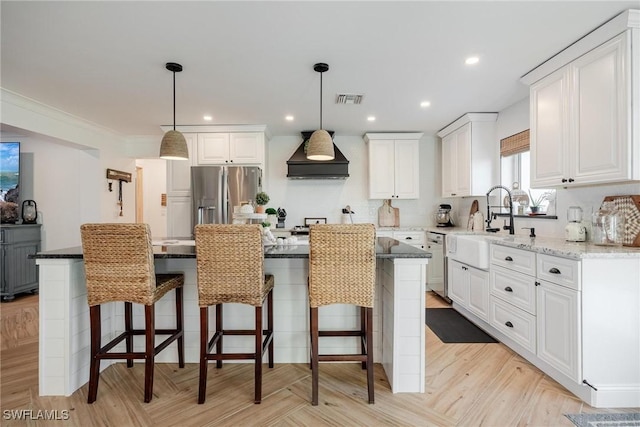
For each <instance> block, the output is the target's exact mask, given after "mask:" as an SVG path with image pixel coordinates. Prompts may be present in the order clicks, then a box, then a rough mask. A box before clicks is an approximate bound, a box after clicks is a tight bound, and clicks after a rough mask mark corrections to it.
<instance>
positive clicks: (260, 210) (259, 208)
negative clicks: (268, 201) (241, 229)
mask: <svg viewBox="0 0 640 427" xmlns="http://www.w3.org/2000/svg"><path fill="white" fill-rule="evenodd" d="M264 209H265V207H264V205H257V206H256V213H264Z"/></svg>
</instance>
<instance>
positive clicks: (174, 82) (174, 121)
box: [173, 71, 176, 130]
mask: <svg viewBox="0 0 640 427" xmlns="http://www.w3.org/2000/svg"><path fill="white" fill-rule="evenodd" d="M173 130H176V72H175V71H174V72H173Z"/></svg>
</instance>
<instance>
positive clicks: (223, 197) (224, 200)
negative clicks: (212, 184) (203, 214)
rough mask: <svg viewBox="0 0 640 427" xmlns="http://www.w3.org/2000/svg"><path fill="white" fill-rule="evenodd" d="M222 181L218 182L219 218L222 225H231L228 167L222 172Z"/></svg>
mask: <svg viewBox="0 0 640 427" xmlns="http://www.w3.org/2000/svg"><path fill="white" fill-rule="evenodd" d="M221 174H222V179H220V180H219V181H218V206H220V211H219V212H218V218H219V221H220V224H229V223H230V222H229V194H227V193H228V191H229V171H228V169H227V168H226V167H223V168H222V171H221Z"/></svg>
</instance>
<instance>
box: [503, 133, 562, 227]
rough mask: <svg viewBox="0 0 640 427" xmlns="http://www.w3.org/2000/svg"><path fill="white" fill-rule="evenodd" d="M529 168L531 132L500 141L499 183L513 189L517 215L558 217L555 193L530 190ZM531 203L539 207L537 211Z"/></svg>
mask: <svg viewBox="0 0 640 427" xmlns="http://www.w3.org/2000/svg"><path fill="white" fill-rule="evenodd" d="M530 165H531V162H530V152H529V130H528V129H527V130H525V131H523V132H520V133H517V134H515V135H512V136H510V137H507V138H504V139H502V140H501V141H500V172H501V177H500V181H501V182H500V183H501V184H502V185H504V186H505V187H507V188H510V189H511V193H512V196H513V206H514V214H516V215H531V214H536V213H537V214H546V215H550V216H555V214H556V203H555V201H556V190H550V189H531V188H530V182H531V181H530V177H531V170H530ZM532 201H534V202H536V203H535V204H536V205H538V209H537V212H533V211H535V210H536V209H535V207H534V206H533V205H534V204H533V203H532ZM532 207H533V209H532Z"/></svg>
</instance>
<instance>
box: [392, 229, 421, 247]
mask: <svg viewBox="0 0 640 427" xmlns="http://www.w3.org/2000/svg"><path fill="white" fill-rule="evenodd" d="M393 238H394V239H396V240H398V241H400V242H403V243H406V244H407V245H411V246H413V247H415V248H418V249H424V248H425V243H426V242H425V235H424V231H394V232H393Z"/></svg>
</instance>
